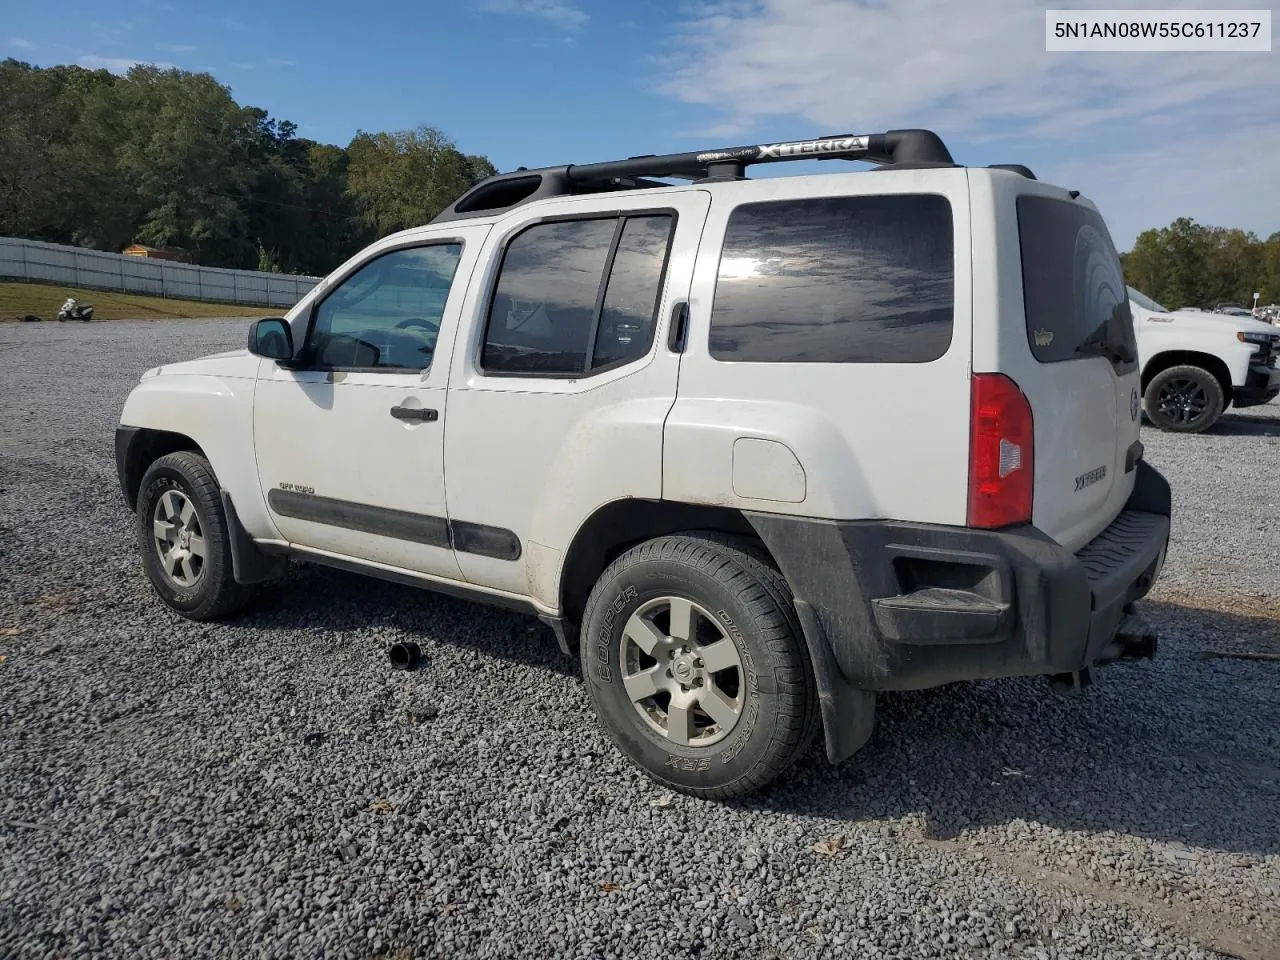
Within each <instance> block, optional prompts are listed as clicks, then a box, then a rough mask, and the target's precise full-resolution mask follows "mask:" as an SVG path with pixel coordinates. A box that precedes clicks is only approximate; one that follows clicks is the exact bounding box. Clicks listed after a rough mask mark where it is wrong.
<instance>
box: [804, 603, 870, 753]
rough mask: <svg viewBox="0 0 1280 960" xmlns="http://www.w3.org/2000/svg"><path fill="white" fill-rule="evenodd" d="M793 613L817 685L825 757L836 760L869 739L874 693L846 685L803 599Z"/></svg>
mask: <svg viewBox="0 0 1280 960" xmlns="http://www.w3.org/2000/svg"><path fill="white" fill-rule="evenodd" d="M795 608H796V616H797V617H799V619H800V628H801V630H803V632H804V640H805V646H807V647H808V649H809V660H810V662H811V663H812V664H813V675H814V680H815V683H816V685H817V688H818V704H819V707H820V708H821V710H822V728H823V731H824V735H825V740H826V749H827V760H829V761H830V762H831V763H833V764H836V763H840V762H842V761H844V760H847V759H849V757H851V756H853V755H854V754H855V753H857V752H858V750H859V749H860V748H861V747H862V746H863V744H865V743H866V742H867V741H868V740H869V739H871V731H872V730H873V728H874V727H875V717H876V695H875V693H874V692H873V691H871V690H860V689H858V688H857V687H854V686H852V685H850V683H849V682H848V681H847V680H846V679H845V678H844V675H843V674H842V673H841V672H840V668H839V666H837V665H836V661H835V657H833V656H832V655H831V645H830V644H829V643H827V635H826V631H824V630H823V629H822V623H821V621H820V620H819V619H818V615H817V612H816V611H815V610H814V609H813V607H812V606H811V605H809V604H808V603H805V602H804V601H803V600H796V601H795Z"/></svg>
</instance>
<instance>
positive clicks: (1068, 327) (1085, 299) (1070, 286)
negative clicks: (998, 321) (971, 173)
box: [1017, 194, 1163, 371]
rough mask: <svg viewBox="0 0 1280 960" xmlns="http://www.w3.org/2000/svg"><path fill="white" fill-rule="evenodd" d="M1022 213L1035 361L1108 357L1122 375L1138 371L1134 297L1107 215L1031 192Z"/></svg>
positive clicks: (1020, 235)
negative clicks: (1131, 301) (1131, 303)
mask: <svg viewBox="0 0 1280 960" xmlns="http://www.w3.org/2000/svg"><path fill="white" fill-rule="evenodd" d="M1017 207H1018V240H1019V245H1020V247H1021V251H1022V298H1023V304H1024V306H1025V308H1026V321H1027V343H1028V344H1029V345H1030V347H1031V353H1032V355H1033V356H1034V357H1035V358H1036V359H1037V360H1039V361H1040V362H1041V363H1061V362H1063V361H1065V360H1078V359H1081V358H1084V357H1106V358H1107V360H1109V361H1110V362H1111V364H1112V366H1114V367H1115V368H1116V369H1117V370H1121V371H1124V370H1128V369H1129V368H1131V367H1133V366H1134V365H1135V364H1136V363H1137V360H1138V345H1137V340H1136V339H1135V337H1134V333H1133V316H1132V314H1131V313H1130V311H1129V291H1128V289H1126V287H1125V284H1124V271H1123V269H1122V268H1121V266H1120V256H1119V254H1117V253H1116V248H1115V245H1114V244H1113V243H1112V242H1111V235H1110V234H1109V233H1108V232H1107V227H1106V224H1104V223H1103V222H1102V217H1100V216H1099V215H1098V213H1097V212H1096V211H1095V210H1092V209H1090V208H1089V207H1086V206H1085V205H1084V204H1080V203H1074V202H1071V201H1069V200H1058V199H1055V198H1053V197H1042V196H1034V195H1030V194H1027V195H1023V196H1020V197H1018V201H1017ZM1162 312H1163V311H1162Z"/></svg>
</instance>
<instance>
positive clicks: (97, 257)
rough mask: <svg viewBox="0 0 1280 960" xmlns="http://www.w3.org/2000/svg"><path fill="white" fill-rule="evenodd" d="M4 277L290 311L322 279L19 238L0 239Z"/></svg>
mask: <svg viewBox="0 0 1280 960" xmlns="http://www.w3.org/2000/svg"><path fill="white" fill-rule="evenodd" d="M0 277H10V278H14V279H18V280H37V281H43V282H46V283H57V284H61V285H63V286H68V287H86V288H89V289H92V290H115V291H119V292H122V293H143V294H148V295H150V296H154V297H173V298H176V299H182V300H204V301H208V302H211V303H245V304H250V305H252V306H270V307H291V306H293V305H294V304H295V303H297V302H298V301H299V300H301V299H302V298H303V296H305V295H306V293H307V291H309V290H310V289H311V288H312V287H314V286H315V285H316V284H317V283H319V282H320V278H319V277H303V276H296V275H293V274H285V273H264V272H261V271H258V270H228V269H226V268H223V267H199V266H196V265H194V264H190V263H175V262H173V261H169V260H148V259H146V258H144V257H126V256H124V255H123V254H119V253H104V252H102V251H101V250H86V249H83V248H80V247H68V246H63V245H62V244H57V243H44V242H43V241H40V240H22V239H19V238H17V237H0Z"/></svg>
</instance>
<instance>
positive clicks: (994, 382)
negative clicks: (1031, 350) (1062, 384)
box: [969, 373, 1035, 529]
mask: <svg viewBox="0 0 1280 960" xmlns="http://www.w3.org/2000/svg"><path fill="white" fill-rule="evenodd" d="M970 402H971V406H970V413H969V526H971V527H986V528H988V529H991V528H995V527H1007V526H1011V525H1012V524H1015V523H1030V522H1031V493H1032V490H1033V488H1034V486H1035V463H1034V461H1033V457H1034V446H1033V443H1034V434H1035V431H1034V427H1033V424H1032V421H1031V405H1030V404H1029V403H1027V398H1026V397H1025V396H1023V393H1022V391H1021V390H1019V389H1018V385H1017V384H1016V383H1014V382H1013V381H1012V380H1010V379H1009V378H1008V377H1006V376H1004V374H1000V373H975V374H974V375H973V380H972V388H971V397H970Z"/></svg>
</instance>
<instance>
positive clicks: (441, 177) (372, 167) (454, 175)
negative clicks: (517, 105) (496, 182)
mask: <svg viewBox="0 0 1280 960" xmlns="http://www.w3.org/2000/svg"><path fill="white" fill-rule="evenodd" d="M347 156H348V157H349V166H348V168H347V187H348V189H349V190H350V191H351V193H352V194H353V195H354V197H355V198H356V202H357V205H358V209H359V211H360V216H361V217H362V219H363V220H364V223H365V225H366V226H367V227H368V228H369V229H370V230H372V231H373V232H374V233H375V234H376V235H378V236H382V235H385V234H388V233H392V232H394V231H396V230H403V229H405V228H407V227H415V226H420V225H422V224H424V223H427V222H429V221H430V220H431V219H432V218H433V217H435V215H436V214H438V213H439V212H440V211H441V210H443V209H444V208H445V207H447V206H448V205H449V204H450V203H452V202H453V201H454V200H456V199H457V198H458V197H459V196H460V195H461V194H462V193H463V192H465V191H466V190H467V189H469V188H470V187H471V186H473V185H474V184H475V183H477V182H479V181H480V180H482V179H484V177H485V176H489V175H491V174H492V171H493V166H492V164H490V163H489V162H488V161H487V160H485V159H484V158H483V157H468V156H465V155H464V154H462V153H460V152H458V149H457V147H455V146H454V144H453V141H451V140H450V139H449V138H448V137H446V136H445V135H444V134H443V133H441V132H440V131H439V130H437V129H436V128H434V127H429V126H420V127H418V128H417V129H415V130H401V131H398V132H396V133H364V132H360V133H358V134H356V137H355V139H354V140H352V141H351V143H350V145H349V146H348V147H347Z"/></svg>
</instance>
